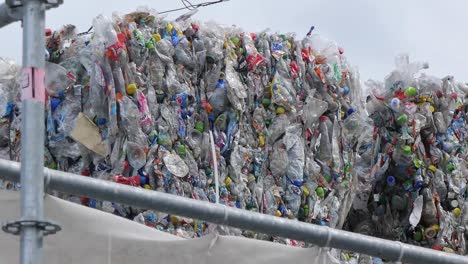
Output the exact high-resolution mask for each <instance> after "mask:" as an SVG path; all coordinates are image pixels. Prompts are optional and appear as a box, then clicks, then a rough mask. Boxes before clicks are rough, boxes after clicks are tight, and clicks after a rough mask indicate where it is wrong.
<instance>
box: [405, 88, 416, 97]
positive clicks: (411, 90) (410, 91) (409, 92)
mask: <svg viewBox="0 0 468 264" xmlns="http://www.w3.org/2000/svg"><path fill="white" fill-rule="evenodd" d="M405 94H406V96H408V97H411V96H415V95H416V88H414V87H413V86H410V87H408V88H407V89H406V91H405Z"/></svg>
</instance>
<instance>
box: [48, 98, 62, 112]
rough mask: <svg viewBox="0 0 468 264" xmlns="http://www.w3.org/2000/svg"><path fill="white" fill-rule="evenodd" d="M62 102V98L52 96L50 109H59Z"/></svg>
mask: <svg viewBox="0 0 468 264" xmlns="http://www.w3.org/2000/svg"><path fill="white" fill-rule="evenodd" d="M61 102H62V100H60V99H58V98H52V99H51V100H50V110H52V112H55V109H57V107H58V106H59V105H60V103H61Z"/></svg>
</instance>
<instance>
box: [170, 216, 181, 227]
mask: <svg viewBox="0 0 468 264" xmlns="http://www.w3.org/2000/svg"><path fill="white" fill-rule="evenodd" d="M178 222H179V218H178V217H177V216H175V215H171V223H172V224H174V225H175V224H177V223H178Z"/></svg>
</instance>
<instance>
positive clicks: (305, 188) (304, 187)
mask: <svg viewBox="0 0 468 264" xmlns="http://www.w3.org/2000/svg"><path fill="white" fill-rule="evenodd" d="M302 193H303V194H304V195H305V196H306V197H307V196H309V195H310V192H309V189H307V187H306V186H305V185H302Z"/></svg>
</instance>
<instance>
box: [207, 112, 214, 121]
mask: <svg viewBox="0 0 468 264" xmlns="http://www.w3.org/2000/svg"><path fill="white" fill-rule="evenodd" d="M208 120H210V121H212V122H213V121H214V120H215V116H214V115H213V114H210V115H208Z"/></svg>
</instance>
